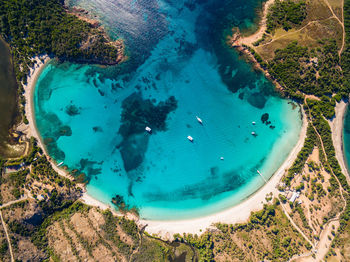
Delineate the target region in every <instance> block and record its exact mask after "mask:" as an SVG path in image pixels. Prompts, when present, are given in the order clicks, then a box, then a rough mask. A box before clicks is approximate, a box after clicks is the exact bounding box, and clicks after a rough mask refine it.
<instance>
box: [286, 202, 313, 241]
mask: <svg viewBox="0 0 350 262" xmlns="http://www.w3.org/2000/svg"><path fill="white" fill-rule="evenodd" d="M281 206H282V209H283V212H284V214H285V215H286V217H287V218H288V219H289V222H290V223H291V224H292V225H293V227H294V228H295V229H296V230H298V232H299V233H300V234H301V235H302V236H303V238H305V240H306V241H307V242H309V244H310V245H311V246H312V247H313V248H315V245H314V244H313V243H312V242H311V240H310V239H309V238H308V237H307V236H306V235H305V234H304V232H303V231H302V230H301V229H300V227H298V225H297V224H295V223H294V221H293V219H292V218H291V217H290V216H289V214H288V212H287V210H286V209H285V207H284V205H283V204H282V202H281Z"/></svg>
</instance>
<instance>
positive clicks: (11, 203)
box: [0, 195, 28, 209]
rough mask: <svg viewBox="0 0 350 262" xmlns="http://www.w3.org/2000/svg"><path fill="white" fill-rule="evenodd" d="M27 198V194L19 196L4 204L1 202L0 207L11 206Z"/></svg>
mask: <svg viewBox="0 0 350 262" xmlns="http://www.w3.org/2000/svg"><path fill="white" fill-rule="evenodd" d="M27 199H28V196H27V195H24V196H23V197H21V198H20V199H17V200H13V201H10V202H7V203H6V204H3V205H0V209H2V208H4V207H8V206H11V205H13V204H15V203H18V202H22V201H24V200H27Z"/></svg>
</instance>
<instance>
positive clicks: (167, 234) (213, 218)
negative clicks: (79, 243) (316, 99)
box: [138, 111, 307, 240]
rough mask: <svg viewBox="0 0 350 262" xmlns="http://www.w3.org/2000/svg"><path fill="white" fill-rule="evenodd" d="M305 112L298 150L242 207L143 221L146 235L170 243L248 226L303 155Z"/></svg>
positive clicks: (292, 151) (141, 222)
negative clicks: (224, 226)
mask: <svg viewBox="0 0 350 262" xmlns="http://www.w3.org/2000/svg"><path fill="white" fill-rule="evenodd" d="M302 112H303V125H302V128H301V131H300V134H299V139H298V141H297V143H296V145H295V146H294V148H293V149H292V150H291V152H290V153H289V155H288V157H287V158H286V159H285V161H284V162H283V164H282V165H281V166H280V167H279V168H278V170H277V171H276V172H275V173H274V174H273V175H272V176H271V178H270V179H269V180H268V181H267V183H266V184H265V185H264V186H262V187H261V188H259V189H258V190H257V191H256V192H254V193H253V194H252V195H250V196H249V197H248V198H247V199H245V200H244V201H242V202H241V203H239V204H237V205H235V206H233V207H231V208H229V209H226V210H223V211H221V212H218V213H215V214H212V215H209V216H205V217H200V218H193V219H185V220H176V221H157V220H144V219H140V220H139V221H138V224H139V226H140V227H145V231H147V232H148V233H150V234H156V235H158V236H159V237H161V238H163V239H167V240H172V238H173V235H174V234H175V233H180V234H182V233H192V234H197V235H200V234H202V233H204V232H205V230H206V229H209V230H213V229H215V228H214V227H213V224H214V223H218V222H220V223H228V224H235V223H242V222H245V221H246V220H247V219H248V218H249V216H250V214H251V212H254V211H258V210H260V209H262V208H263V205H264V203H266V200H265V197H266V195H267V194H270V193H272V195H273V197H274V196H278V194H279V191H278V189H277V185H278V184H279V183H280V180H281V178H282V177H283V175H284V173H285V171H286V170H287V169H288V168H289V167H290V166H291V165H292V164H293V163H294V161H295V159H296V157H297V155H298V153H299V151H300V150H301V148H302V147H303V145H304V141H305V138H306V130H307V119H306V116H305V113H304V111H302Z"/></svg>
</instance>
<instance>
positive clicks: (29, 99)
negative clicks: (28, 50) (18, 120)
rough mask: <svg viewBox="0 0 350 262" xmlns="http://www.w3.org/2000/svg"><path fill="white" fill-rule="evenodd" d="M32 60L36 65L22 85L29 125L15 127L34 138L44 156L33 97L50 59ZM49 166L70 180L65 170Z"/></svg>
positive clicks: (45, 57) (42, 57)
mask: <svg viewBox="0 0 350 262" xmlns="http://www.w3.org/2000/svg"><path fill="white" fill-rule="evenodd" d="M34 60H35V61H36V63H35V64H34V66H33V68H31V70H30V73H29V76H28V78H27V84H26V85H24V90H25V92H24V96H25V99H26V105H25V111H26V116H27V119H28V121H29V124H28V125H25V124H23V123H22V124H21V125H20V126H18V127H17V130H18V131H21V132H23V133H25V134H26V136H27V138H30V137H35V138H36V139H37V141H38V145H39V146H40V147H41V148H42V149H43V150H44V152H45V154H46V155H48V153H47V151H46V148H45V146H44V144H43V143H42V141H41V138H40V135H39V133H38V131H37V129H36V126H35V118H34V107H33V95H34V89H35V84H36V81H37V78H38V76H39V75H40V72H41V71H42V70H43V69H44V67H45V65H46V64H47V63H48V62H49V61H50V58H49V57H48V56H47V55H45V56H41V57H34ZM51 164H52V166H53V169H54V170H55V171H56V172H57V173H59V174H60V175H61V176H64V177H66V178H69V179H72V177H71V176H70V175H69V174H68V173H67V172H66V171H65V170H63V169H61V168H59V167H58V166H57V165H56V163H54V162H53V161H51Z"/></svg>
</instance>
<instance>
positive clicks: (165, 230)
mask: <svg viewBox="0 0 350 262" xmlns="http://www.w3.org/2000/svg"><path fill="white" fill-rule="evenodd" d="M35 59H36V61H37V64H36V65H35V67H34V68H33V69H32V70H31V74H30V76H29V77H28V84H27V85H26V86H25V97H26V101H27V103H26V115H27V118H28V120H29V125H27V126H25V125H22V126H20V127H19V129H21V128H22V131H23V132H25V133H26V134H27V136H28V137H30V136H33V137H35V138H37V139H38V143H39V145H40V146H41V147H42V148H43V149H44V151H45V154H47V152H46V148H45V147H44V145H43V143H42V141H41V137H40V136H39V134H38V131H37V129H36V126H35V119H34V112H33V93H34V88H35V83H36V80H37V78H38V76H39V74H40V72H41V71H42V69H43V68H44V67H45V65H46V64H47V62H49V60H50V59H49V58H48V57H43V58H42V60H43V61H44V62H41V60H40V59H39V58H35ZM306 128H307V120H306V117H305V115H304V113H303V125H302V129H301V131H300V135H299V140H298V142H297V144H296V145H295V146H294V148H293V150H292V151H291V152H290V153H289V155H288V157H287V159H286V160H285V161H284V163H283V164H282V165H281V166H280V167H279V169H278V170H277V171H276V172H275V174H274V175H273V176H272V177H271V178H270V180H269V181H268V182H267V183H266V184H265V185H264V186H263V187H261V188H260V189H259V190H258V191H257V192H255V193H253V194H252V195H251V196H250V197H248V198H247V199H246V200H244V201H243V202H241V203H239V204H237V205H235V206H233V207H232V208H229V209H227V210H224V211H221V212H218V213H215V214H213V215H209V216H205V217H201V218H194V219H188V220H177V221H153V220H152V221H149V220H137V219H136V220H137V222H138V224H139V225H140V227H143V226H146V225H147V227H146V231H147V232H149V233H151V234H153V233H155V234H158V235H159V236H161V237H163V238H165V239H171V238H172V236H173V234H175V233H193V234H201V233H202V232H204V231H205V230H206V229H210V228H211V226H212V224H213V223H216V222H222V223H231V224H233V223H237V222H244V221H246V220H247V219H248V217H249V216H250V213H251V212H252V211H257V210H260V209H261V208H262V207H263V203H265V202H266V201H265V196H266V195H267V194H269V193H273V195H274V196H276V195H278V190H277V188H276V186H277V185H278V183H279V182H280V180H281V178H282V176H283V174H284V173H285V170H286V169H288V168H289V167H290V166H291V165H292V164H293V162H294V160H295V158H296V156H297V154H298V152H299V151H300V150H301V148H302V146H303V144H304V140H305V137H306ZM47 155H48V154H47ZM51 163H52V165H53V168H54V169H55V170H56V172H58V173H59V174H60V175H62V176H65V177H69V178H71V176H70V175H69V174H68V172H66V171H65V170H63V169H61V168H58V167H57V165H56V163H54V162H53V161H51ZM81 201H82V202H84V203H85V204H87V205H91V206H96V207H99V208H101V209H103V210H105V209H111V210H112V211H113V213H114V214H118V213H117V212H115V210H114V208H113V207H112V206H111V205H108V204H105V203H103V202H101V201H99V200H97V199H95V198H93V197H92V196H90V195H89V194H88V193H87V192H86V191H85V192H84V193H83V196H82V197H81ZM133 218H135V217H133Z"/></svg>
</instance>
